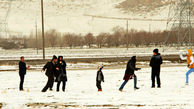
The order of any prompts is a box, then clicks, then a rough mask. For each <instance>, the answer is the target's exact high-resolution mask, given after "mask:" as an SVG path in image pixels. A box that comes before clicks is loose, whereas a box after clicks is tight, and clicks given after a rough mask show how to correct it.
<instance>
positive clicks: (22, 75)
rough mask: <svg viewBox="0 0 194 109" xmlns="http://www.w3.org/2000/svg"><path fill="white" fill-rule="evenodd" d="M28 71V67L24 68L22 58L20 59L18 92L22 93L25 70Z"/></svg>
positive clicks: (24, 64)
mask: <svg viewBox="0 0 194 109" xmlns="http://www.w3.org/2000/svg"><path fill="white" fill-rule="evenodd" d="M27 69H30V66H28V67H26V63H25V61H24V57H23V56H22V57H20V62H19V76H20V85H19V90H20V91H23V90H24V89H23V84H24V77H25V75H26V70H27Z"/></svg>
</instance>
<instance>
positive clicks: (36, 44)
mask: <svg viewBox="0 0 194 109" xmlns="http://www.w3.org/2000/svg"><path fill="white" fill-rule="evenodd" d="M35 23H36V24H35V25H36V26H35V27H36V52H37V54H38V31H37V19H36V22H35Z"/></svg>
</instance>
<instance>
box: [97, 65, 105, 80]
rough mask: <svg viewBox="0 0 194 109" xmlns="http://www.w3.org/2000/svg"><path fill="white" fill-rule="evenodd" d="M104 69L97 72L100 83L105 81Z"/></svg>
mask: <svg viewBox="0 0 194 109" xmlns="http://www.w3.org/2000/svg"><path fill="white" fill-rule="evenodd" d="M102 68H103V67H102ZM102 68H100V69H99V70H98V71H97V76H96V81H99V82H101V81H104V75H103V72H102Z"/></svg>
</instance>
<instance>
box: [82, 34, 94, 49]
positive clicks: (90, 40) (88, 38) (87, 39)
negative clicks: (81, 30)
mask: <svg viewBox="0 0 194 109" xmlns="http://www.w3.org/2000/svg"><path fill="white" fill-rule="evenodd" d="M84 40H85V44H86V45H88V46H89V48H91V45H92V44H94V43H95V37H94V36H93V34H92V33H88V34H87V35H86V36H85V37H84Z"/></svg>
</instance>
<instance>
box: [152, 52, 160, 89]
mask: <svg viewBox="0 0 194 109" xmlns="http://www.w3.org/2000/svg"><path fill="white" fill-rule="evenodd" d="M158 52H159V50H158V49H154V50H153V56H152V58H151V61H150V66H151V67H152V73H151V79H152V88H155V78H156V79H157V84H158V88H160V87H161V82H160V66H161V64H162V57H161V55H160V53H158Z"/></svg>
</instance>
